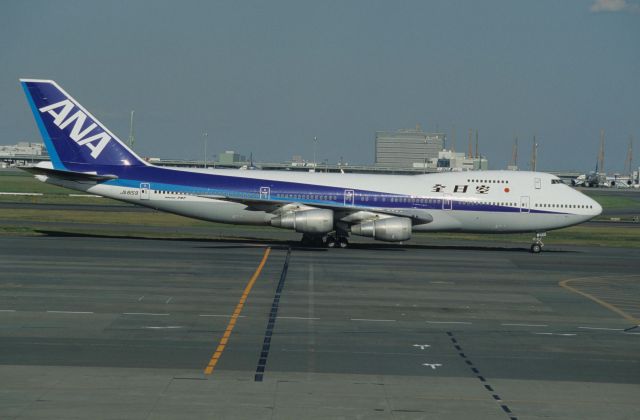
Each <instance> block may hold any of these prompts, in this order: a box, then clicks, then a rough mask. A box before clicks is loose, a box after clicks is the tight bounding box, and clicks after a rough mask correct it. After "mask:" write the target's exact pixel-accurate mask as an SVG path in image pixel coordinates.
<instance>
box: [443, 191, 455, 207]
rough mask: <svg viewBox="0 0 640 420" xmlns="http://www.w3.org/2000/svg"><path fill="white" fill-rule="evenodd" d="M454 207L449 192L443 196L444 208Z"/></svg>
mask: <svg viewBox="0 0 640 420" xmlns="http://www.w3.org/2000/svg"><path fill="white" fill-rule="evenodd" d="M451 209H453V200H452V199H451V196H450V195H449V194H445V195H444V196H443V197H442V210H451Z"/></svg>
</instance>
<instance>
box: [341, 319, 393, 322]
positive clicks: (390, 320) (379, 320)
mask: <svg viewBox="0 0 640 420" xmlns="http://www.w3.org/2000/svg"><path fill="white" fill-rule="evenodd" d="M350 321H369V322H396V320H395V319H367V318H351V319H350Z"/></svg>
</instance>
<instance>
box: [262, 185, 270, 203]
mask: <svg viewBox="0 0 640 420" xmlns="http://www.w3.org/2000/svg"><path fill="white" fill-rule="evenodd" d="M270 199H271V188H269V187H260V200H270Z"/></svg>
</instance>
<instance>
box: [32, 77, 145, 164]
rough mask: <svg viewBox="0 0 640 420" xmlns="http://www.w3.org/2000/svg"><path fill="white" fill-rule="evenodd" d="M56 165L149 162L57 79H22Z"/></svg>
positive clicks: (41, 132)
mask: <svg viewBox="0 0 640 420" xmlns="http://www.w3.org/2000/svg"><path fill="white" fill-rule="evenodd" d="M20 83H21V84H22V88H23V89H24V93H25V95H26V96H27V100H28V101H29V105H30V106H31V111H32V112H33V116H34V118H35V120H36V123H37V124H38V128H39V129H40V134H41V135H42V139H43V140H44V143H45V146H46V148H47V151H48V152H49V156H50V157H51V162H52V164H53V167H54V169H58V170H72V171H78V170H80V171H96V170H98V169H100V168H99V167H105V166H107V167H109V166H140V165H147V163H146V162H145V161H143V160H142V159H141V158H140V157H138V156H137V155H136V154H135V153H134V152H133V151H132V150H131V149H129V148H128V147H127V146H126V145H125V144H124V143H123V142H122V141H120V139H118V137H117V136H115V135H114V134H113V133H111V132H110V131H109V130H108V129H107V128H106V127H105V126H104V125H102V123H100V121H98V119H97V118H95V117H94V116H93V115H91V114H90V113H89V112H88V111H87V110H86V109H84V108H83V107H82V105H80V104H79V103H78V102H77V101H76V100H75V99H74V98H73V97H71V95H69V94H68V93H67V92H65V91H64V90H63V89H62V88H61V87H60V86H58V84H57V83H56V82H54V81H53V80H33V79H20Z"/></svg>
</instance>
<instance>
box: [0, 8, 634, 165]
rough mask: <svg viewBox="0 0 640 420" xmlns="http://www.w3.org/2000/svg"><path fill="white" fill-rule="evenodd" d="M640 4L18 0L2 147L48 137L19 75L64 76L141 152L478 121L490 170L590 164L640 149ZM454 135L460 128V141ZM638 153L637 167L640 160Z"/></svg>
mask: <svg viewBox="0 0 640 420" xmlns="http://www.w3.org/2000/svg"><path fill="white" fill-rule="evenodd" d="M639 3H640V0H639V1H634V0H598V1H596V0H584V1H583V0H573V1H559V0H535V1H533V0H532V1H517V0H504V1H497V0H483V1H462V0H443V1H309V2H306V1H251V2H249V1H202V2H196V1H180V2H177V1H175V2H166V1H153V2H151V1H145V2H143V1H109V2H104V1H66V0H58V1H13V0H9V1H3V2H2V3H1V4H0V54H1V55H0V56H1V57H2V63H3V64H2V66H1V67H0V93H1V95H2V98H3V99H4V100H3V101H2V102H1V104H0V115H2V117H1V118H0V144H14V143H16V142H17V141H20V140H25V139H27V140H34V139H39V135H38V134H37V131H36V127H35V124H34V122H33V120H32V117H31V115H30V111H29V109H28V107H27V105H26V101H25V99H24V97H23V93H22V91H21V89H20V86H19V84H18V78H19V77H33V78H50V79H54V80H56V81H58V83H60V84H61V85H62V86H63V87H64V88H65V89H66V90H67V91H68V92H69V93H71V94H72V95H73V96H75V97H76V99H78V100H79V101H80V102H81V103H82V104H83V105H84V106H85V107H86V108H88V109H89V110H90V111H91V112H92V113H93V114H94V115H96V116H97V117H98V118H100V119H101V121H102V122H103V123H105V124H106V125H107V126H108V127H109V128H110V129H111V130H112V131H113V132H115V133H116V134H117V135H119V136H120V137H121V138H123V139H125V138H126V137H127V136H128V130H129V129H128V124H129V112H130V110H131V109H135V110H136V150H137V151H138V152H139V153H140V154H141V155H143V156H153V157H176V158H200V157H201V155H202V149H203V146H202V143H203V142H202V133H203V131H205V130H206V131H207V132H208V139H209V151H210V153H211V154H213V153H217V152H220V151H224V150H236V151H238V152H241V153H244V154H249V153H250V152H253V154H254V156H255V158H256V160H259V161H285V160H288V159H290V158H291V156H292V155H303V156H304V157H306V158H308V159H311V158H312V153H313V137H314V136H317V137H318V139H319V143H318V160H320V161H321V160H323V159H328V160H329V161H330V162H336V161H338V160H339V159H340V157H343V158H344V160H345V161H348V162H353V163H364V164H367V163H372V162H373V159H374V137H375V132H376V131H377V130H390V129H398V128H409V127H415V125H416V124H421V125H422V127H423V128H424V129H425V130H426V131H431V130H436V128H437V129H439V130H440V131H444V132H446V133H447V134H449V135H450V134H451V131H452V128H453V127H455V131H456V145H457V149H458V150H466V139H467V132H468V129H469V128H473V129H477V130H478V132H479V139H480V149H481V153H482V154H484V155H486V156H487V157H488V158H489V161H490V166H491V168H492V169H500V168H504V167H505V166H506V165H507V163H508V161H509V160H510V158H511V145H512V143H513V138H514V135H517V136H518V138H519V142H520V159H519V160H520V162H519V163H520V167H521V168H525V169H526V168H527V162H528V159H529V156H530V149H531V139H532V136H533V135H534V134H535V135H536V136H537V139H538V142H539V143H540V146H539V158H538V161H539V166H538V168H539V169H543V170H545V169H546V170H554V169H561V170H571V169H578V170H591V169H593V168H594V166H595V161H596V155H597V151H598V138H599V131H600V129H601V128H602V129H604V130H605V133H606V142H607V149H606V150H607V152H606V158H605V167H606V168H607V169H608V170H618V171H619V170H622V167H623V164H624V159H625V156H626V152H627V143H628V140H629V136H630V135H633V137H634V138H635V142H636V144H637V145H636V147H635V149H636V151H637V150H640V47H639V44H640V42H639V41H640V6H638V4H639ZM449 138H451V136H449ZM638 155H639V154H638V153H637V152H636V154H635V156H634V160H635V162H636V166H637V164H638V163H640V159H639V158H638Z"/></svg>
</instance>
